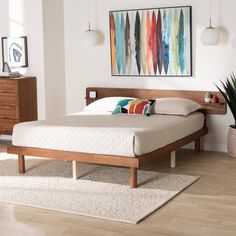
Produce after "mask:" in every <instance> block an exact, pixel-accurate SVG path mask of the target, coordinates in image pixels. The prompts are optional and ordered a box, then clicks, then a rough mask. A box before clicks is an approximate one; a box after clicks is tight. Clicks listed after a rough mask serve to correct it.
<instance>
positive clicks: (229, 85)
mask: <svg viewBox="0 0 236 236" xmlns="http://www.w3.org/2000/svg"><path fill="white" fill-rule="evenodd" d="M220 82H221V84H222V86H223V89H221V88H219V86H217V85H216V84H215V86H216V87H217V89H218V90H219V91H220V93H221V94H222V96H223V97H224V98H225V101H226V102H227V104H228V106H229V108H230V111H231V112H232V114H233V117H234V120H235V123H236V76H235V75H234V73H232V74H231V75H230V76H229V77H226V80H225V82H223V81H220Z"/></svg>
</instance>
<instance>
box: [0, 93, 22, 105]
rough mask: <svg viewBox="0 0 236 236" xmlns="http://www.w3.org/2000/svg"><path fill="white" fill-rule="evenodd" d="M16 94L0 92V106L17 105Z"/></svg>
mask: <svg viewBox="0 0 236 236" xmlns="http://www.w3.org/2000/svg"><path fill="white" fill-rule="evenodd" d="M17 101H18V99H17V96H16V94H14V93H1V92H0V105H1V106H11V105H18V104H17V103H18V102H17Z"/></svg>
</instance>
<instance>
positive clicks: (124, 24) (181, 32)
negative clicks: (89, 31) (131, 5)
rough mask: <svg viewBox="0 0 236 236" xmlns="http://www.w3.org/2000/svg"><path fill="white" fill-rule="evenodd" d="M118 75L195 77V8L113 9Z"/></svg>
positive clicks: (114, 65)
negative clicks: (193, 43) (193, 35)
mask: <svg viewBox="0 0 236 236" xmlns="http://www.w3.org/2000/svg"><path fill="white" fill-rule="evenodd" d="M109 19H110V46H111V71H112V75H114V76H156V77H159V76H192V52H191V51H192V42H191V41H192V37H191V34H192V32H191V7H189V6H185V7H168V8H156V9H141V10H124V11H110V13H109Z"/></svg>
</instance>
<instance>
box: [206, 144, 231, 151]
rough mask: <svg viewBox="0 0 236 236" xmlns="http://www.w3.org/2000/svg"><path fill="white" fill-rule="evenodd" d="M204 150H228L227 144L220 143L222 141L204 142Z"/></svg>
mask: <svg viewBox="0 0 236 236" xmlns="http://www.w3.org/2000/svg"><path fill="white" fill-rule="evenodd" d="M203 150H206V151H216V152H228V149H227V144H220V143H204V145H203Z"/></svg>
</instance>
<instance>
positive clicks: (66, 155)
mask: <svg viewBox="0 0 236 236" xmlns="http://www.w3.org/2000/svg"><path fill="white" fill-rule="evenodd" d="M207 132H208V129H207V127H206V126H205V127H203V128H202V129H201V130H199V131H197V132H195V133H192V134H191V135H189V136H186V137H184V138H182V139H180V140H178V141H176V142H174V143H171V144H169V145H167V146H165V147H162V148H159V149H157V150H155V151H153V152H151V153H148V154H145V155H141V156H138V157H136V158H135V157H122V156H111V155H101V154H90V153H80V152H68V151H58V150H49V149H40V148H30V147H19V146H13V145H9V146H8V147H7V152H8V153H11V154H17V155H18V165H19V173H21V174H24V173H25V155H28V156H37V157H46V158H54V159H59V160H69V161H72V169H73V178H74V179H77V177H78V170H77V162H82V163H93V164H105V165H112V166H123V167H129V168H130V182H129V184H130V187H131V188H136V187H137V169H138V168H139V167H143V166H145V165H148V164H151V163H153V162H155V161H156V160H157V159H158V158H159V157H161V156H163V155H166V154H169V153H171V167H175V151H176V150H177V149H179V148H180V147H182V146H184V145H186V144H188V143H190V142H192V141H194V142H195V151H196V152H199V151H200V138H201V137H202V136H204V135H205V134H207Z"/></svg>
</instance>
